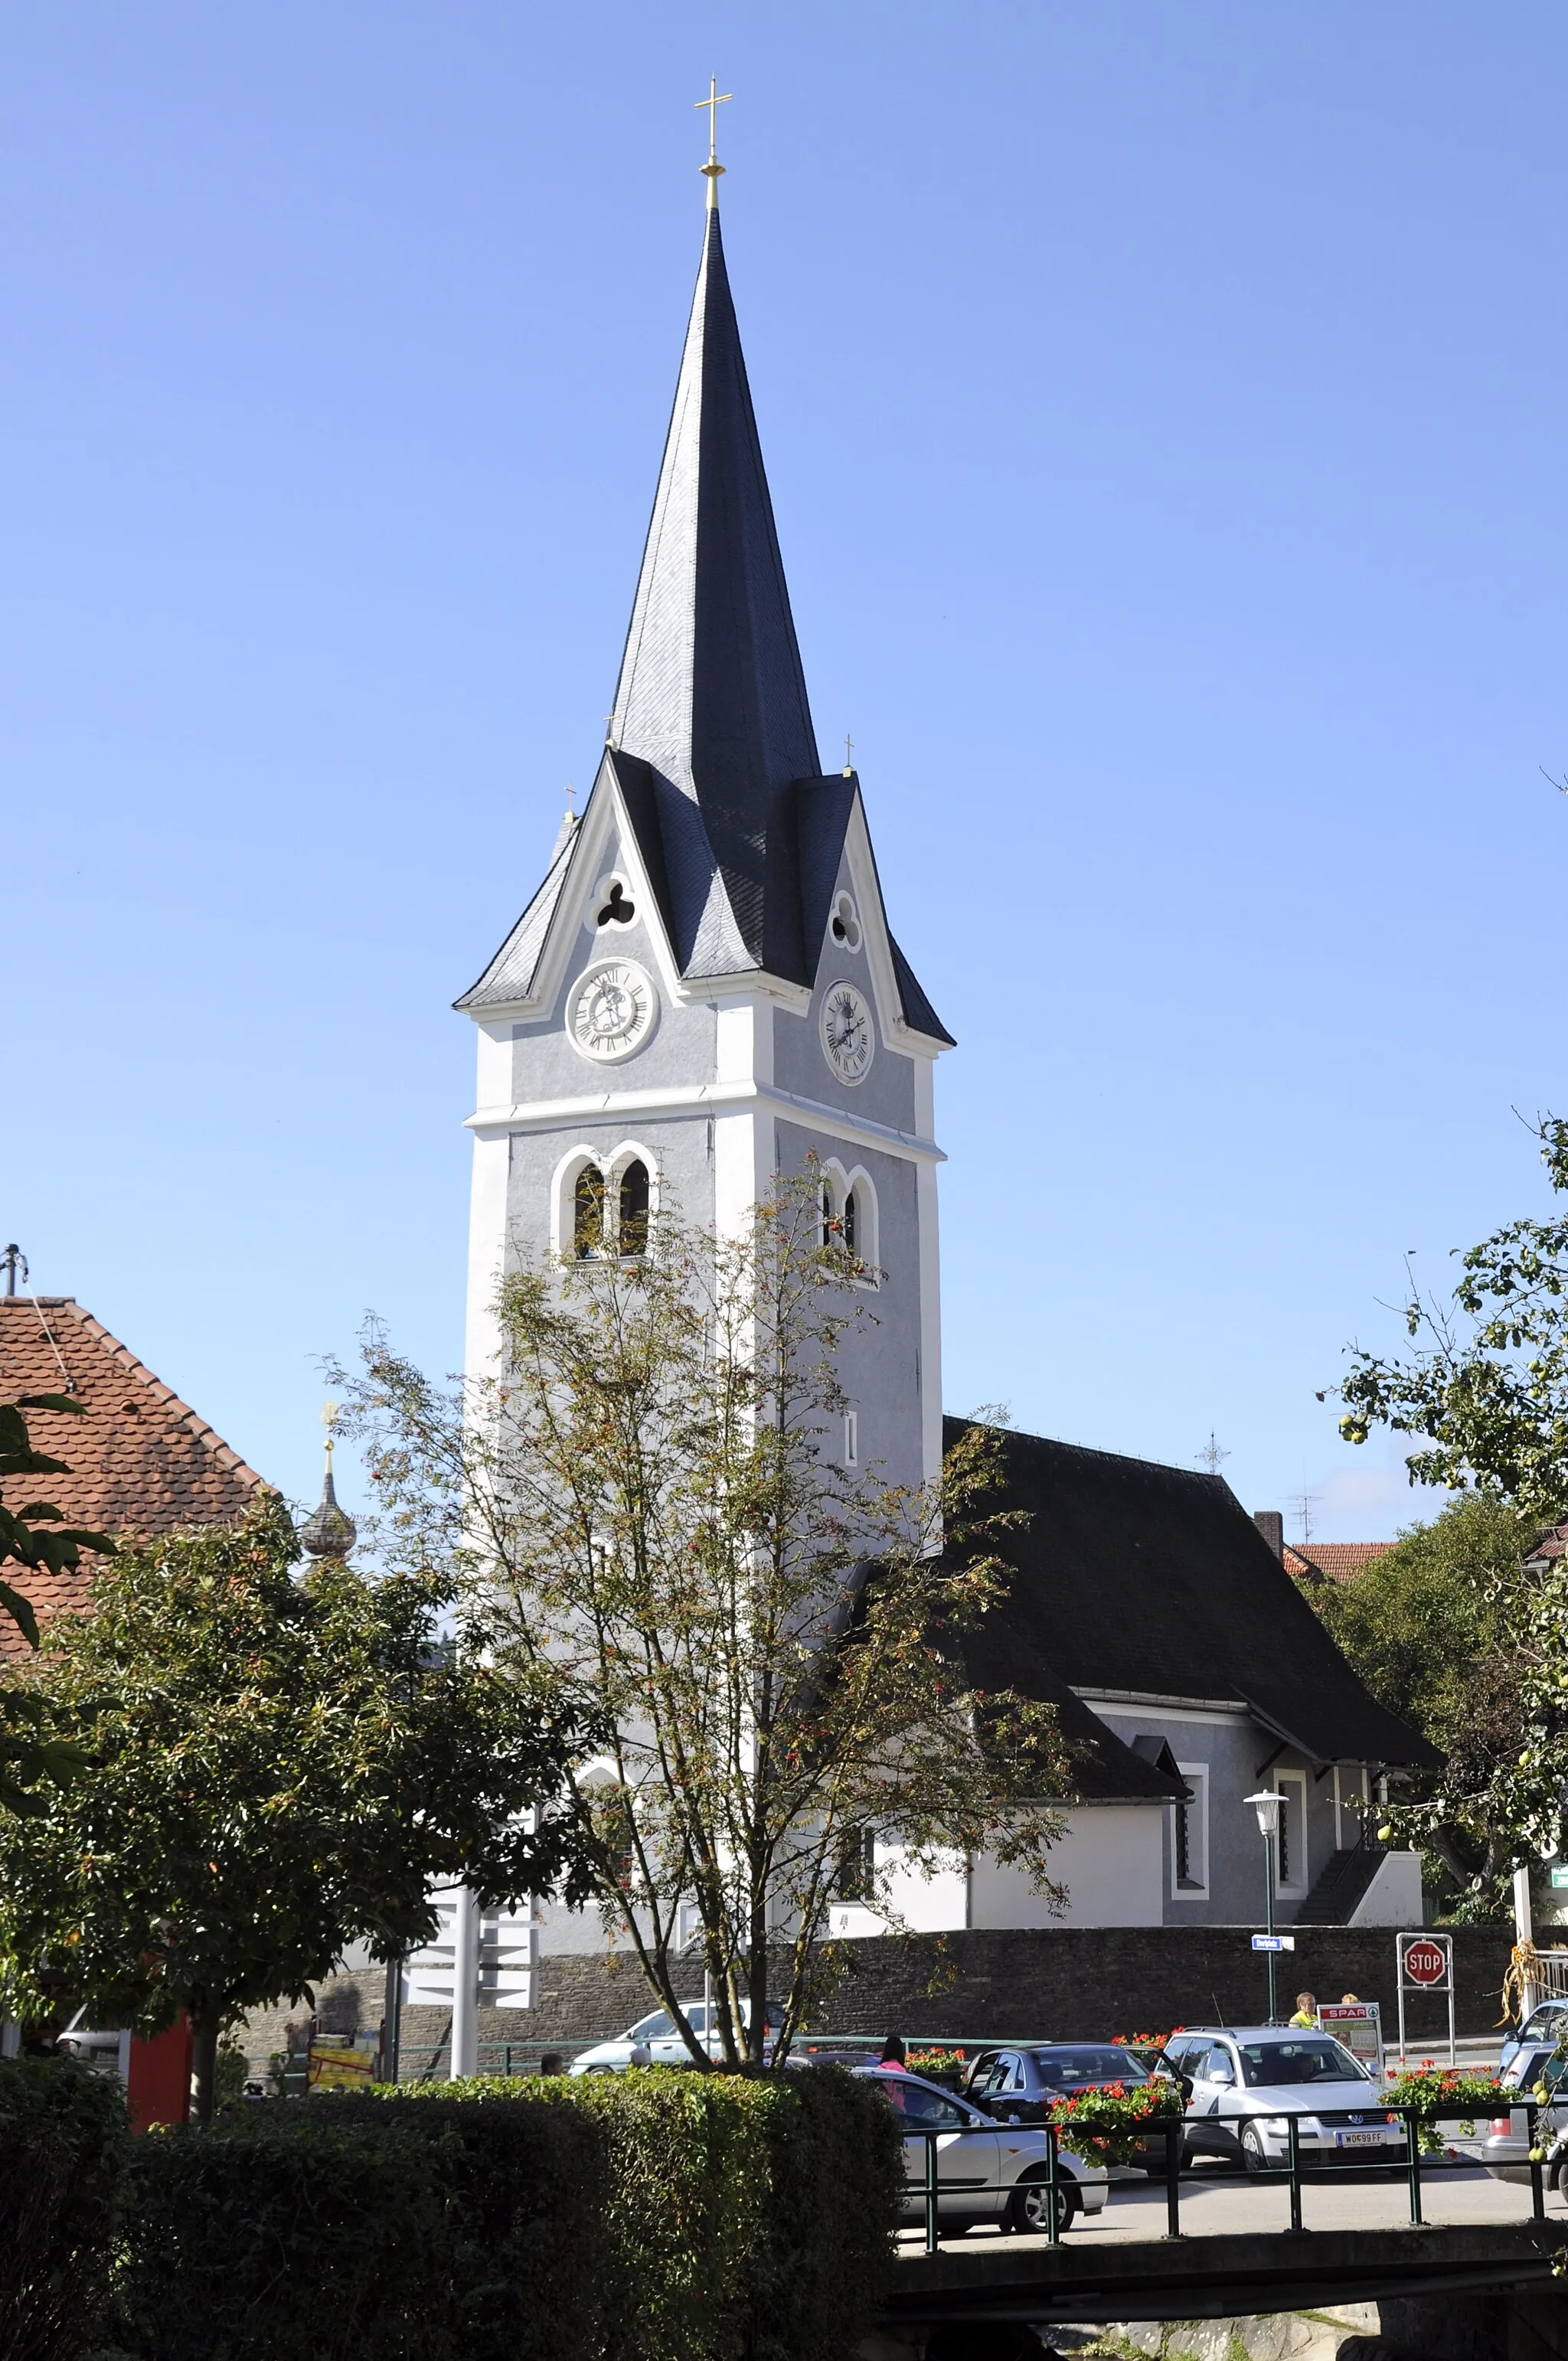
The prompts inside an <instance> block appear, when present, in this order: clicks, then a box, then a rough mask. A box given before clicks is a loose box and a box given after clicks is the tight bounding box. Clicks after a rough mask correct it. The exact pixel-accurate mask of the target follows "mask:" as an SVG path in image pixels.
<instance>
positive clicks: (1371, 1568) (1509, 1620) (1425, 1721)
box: [1306, 1493, 1541, 1917]
mask: <svg viewBox="0 0 1568 2361" xmlns="http://www.w3.org/2000/svg"><path fill="white" fill-rule="evenodd" d="M1540 1531H1541V1526H1540V1521H1539V1520H1538V1519H1536V1518H1533V1517H1526V1516H1521V1515H1520V1513H1519V1511H1518V1510H1514V1509H1509V1508H1508V1507H1506V1506H1505V1505H1504V1504H1503V1503H1502V1502H1501V1501H1498V1500H1495V1499H1490V1498H1488V1497H1487V1496H1486V1495H1485V1494H1477V1493H1468V1494H1464V1495H1462V1496H1461V1497H1460V1498H1459V1499H1455V1500H1452V1501H1450V1502H1449V1504H1448V1506H1447V1507H1446V1508H1445V1509H1444V1510H1442V1514H1441V1515H1440V1516H1438V1517H1437V1518H1436V1519H1434V1520H1433V1521H1432V1522H1431V1524H1416V1525H1410V1526H1408V1527H1407V1528H1406V1529H1405V1531H1404V1532H1402V1533H1401V1534H1400V1536H1399V1539H1398V1542H1397V1543H1395V1544H1394V1546H1393V1548H1392V1549H1391V1550H1389V1551H1387V1553H1386V1554H1385V1555H1383V1556H1381V1557H1376V1558H1373V1559H1372V1560H1370V1561H1369V1563H1368V1564H1367V1565H1366V1566H1365V1569H1364V1570H1363V1571H1362V1572H1361V1573H1360V1574H1358V1575H1357V1576H1355V1577H1354V1580H1353V1581H1349V1582H1343V1583H1339V1582H1336V1583H1322V1584H1319V1585H1315V1586H1313V1587H1311V1588H1310V1589H1309V1590H1308V1591H1307V1593H1306V1595H1307V1597H1308V1598H1309V1599H1310V1603H1311V1605H1312V1606H1313V1608H1314V1609H1316V1611H1317V1613H1318V1614H1319V1615H1320V1617H1321V1620H1323V1622H1324V1623H1325V1624H1326V1625H1327V1626H1328V1629H1329V1631H1331V1632H1332V1635H1333V1637H1334V1639H1335V1641H1336V1642H1338V1644H1339V1645H1340V1647H1341V1648H1343V1651H1344V1653H1345V1654H1346V1655H1347V1656H1348V1657H1349V1659H1350V1661H1351V1663H1352V1664H1354V1666H1355V1669H1356V1671H1357V1672H1358V1673H1359V1674H1360V1675H1361V1677H1362V1679H1363V1680H1364V1681H1365V1683H1366V1686H1367V1687H1368V1688H1369V1689H1370V1690H1371V1691H1372V1694H1373V1696H1374V1697H1376V1698H1378V1699H1379V1700H1380V1702H1381V1703H1382V1704H1384V1705H1386V1706H1387V1707H1389V1708H1390V1709H1391V1710H1392V1711H1393V1712H1395V1713H1398V1714H1399V1715H1401V1716H1402V1717H1403V1718H1404V1719H1406V1720H1407V1721H1409V1722H1410V1723H1412V1724H1413V1725H1414V1727H1415V1728H1416V1729H1418V1730H1420V1731H1421V1733H1422V1735H1423V1736H1424V1737H1426V1738H1428V1739H1430V1740H1431V1742H1432V1744H1433V1745H1434V1746H1436V1747H1439V1748H1441V1750H1442V1753H1443V1756H1444V1758H1445V1760H1444V1767H1443V1770H1442V1773H1440V1774H1439V1775H1438V1776H1437V1777H1436V1778H1433V1779H1427V1780H1423V1781H1421V1782H1420V1783H1419V1784H1417V1785H1416V1786H1415V1787H1414V1788H1413V1789H1411V1790H1409V1791H1408V1806H1415V1805H1417V1804H1418V1803H1419V1806H1420V1810H1419V1814H1418V1815H1417V1817H1409V1810H1408V1806H1407V1805H1402V1806H1399V1807H1398V1808H1397V1809H1396V1811H1395V1812H1394V1814H1393V1818H1394V1819H1395V1820H1397V1821H1398V1823H1399V1824H1400V1826H1401V1827H1402V1828H1403V1829H1404V1830H1405V1832H1406V1833H1407V1834H1414V1835H1415V1836H1417V1837H1418V1838H1419V1839H1420V1841H1421V1843H1422V1846H1423V1848H1424V1850H1426V1851H1427V1852H1428V1853H1429V1854H1431V1856H1433V1857H1434V1859H1433V1868H1434V1870H1435V1872H1436V1874H1435V1875H1434V1877H1433V1881H1432V1882H1433V1883H1441V1884H1452V1885H1453V1887H1454V1888H1456V1889H1457V1892H1458V1894H1459V1895H1460V1897H1461V1905H1460V1906H1461V1911H1462V1915H1464V1916H1482V1917H1486V1916H1493V1915H1495V1914H1496V1912H1497V1910H1498V1909H1499V1908H1500V1907H1501V1906H1502V1898H1503V1894H1504V1890H1505V1888H1506V1885H1507V1880H1508V1871H1509V1868H1510V1866H1511V1851H1510V1846H1509V1842H1508V1830H1507V1829H1506V1828H1503V1827H1502V1826H1501V1825H1500V1824H1498V1823H1497V1822H1496V1821H1495V1820H1494V1818H1493V1817H1492V1795H1493V1789H1494V1784H1495V1782H1496V1780H1497V1777H1498V1776H1499V1774H1500V1773H1503V1772H1504V1771H1505V1770H1507V1769H1508V1766H1510V1765H1514V1764H1516V1763H1517V1758H1518V1755H1519V1748H1520V1746H1521V1744H1522V1743H1523V1741H1524V1730H1525V1723H1524V1718H1523V1706H1522V1697H1521V1690H1522V1683H1523V1679H1524V1676H1525V1673H1526V1669H1527V1668H1526V1666H1525V1664H1524V1662H1523V1660H1522V1659H1521V1656H1520V1653H1519V1644H1518V1631H1517V1626H1518V1621H1519V1613H1520V1611H1521V1609H1523V1608H1526V1607H1527V1605H1528V1596H1527V1592H1526V1588H1525V1583H1524V1576H1523V1573H1522V1565H1523V1561H1524V1559H1525V1556H1526V1555H1527V1554H1528V1553H1529V1551H1530V1549H1531V1548H1532V1547H1533V1545H1534V1543H1535V1542H1536V1539H1537V1537H1538V1535H1539V1533H1540Z"/></svg>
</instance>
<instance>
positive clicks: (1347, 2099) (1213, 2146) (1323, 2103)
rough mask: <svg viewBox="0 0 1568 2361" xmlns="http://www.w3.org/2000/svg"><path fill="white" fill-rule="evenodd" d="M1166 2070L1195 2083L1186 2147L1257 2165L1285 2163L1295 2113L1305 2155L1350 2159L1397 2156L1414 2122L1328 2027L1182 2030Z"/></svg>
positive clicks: (1192, 2152)
mask: <svg viewBox="0 0 1568 2361" xmlns="http://www.w3.org/2000/svg"><path fill="white" fill-rule="evenodd" d="M1157 2072H1159V2073H1164V2074H1176V2075H1179V2077H1180V2078H1181V2080H1182V2081H1184V2082H1186V2083H1187V2084H1188V2085H1189V2097H1188V2102H1187V2132H1186V2154H1187V2155H1188V2156H1205V2155H1207V2156H1219V2157H1225V2158H1230V2159H1231V2160H1232V2161H1233V2162H1235V2161H1238V2160H1239V2161H1240V2163H1241V2164H1242V2165H1243V2166H1244V2167H1245V2169H1246V2170H1247V2171H1248V2172H1266V2171H1268V2170H1270V2169H1272V2168H1273V2167H1275V2166H1277V2165H1282V2164H1284V2163H1285V2162H1286V2161H1287V2160H1288V2157H1289V2153H1290V2133H1289V2125H1288V2122H1287V2117H1288V2116H1290V2115H1294V2116H1295V2117H1296V2119H1297V2121H1296V2136H1297V2143H1298V2147H1299V2152H1300V2154H1301V2155H1302V2156H1305V2157H1310V2158H1311V2159H1312V2160H1313V2162H1314V2163H1321V2161H1322V2160H1323V2159H1324V2158H1325V2157H1327V2156H1333V2157H1334V2158H1342V2159H1343V2161H1344V2162H1345V2163H1347V2164H1348V2163H1349V2162H1350V2161H1351V2160H1352V2158H1353V2156H1354V2154H1356V2153H1358V2152H1361V2151H1366V2152H1368V2153H1369V2155H1370V2158H1371V2160H1372V2161H1374V2162H1377V2161H1382V2162H1385V2163H1386V2162H1388V2161H1389V2160H1390V2159H1391V2158H1393V2157H1394V2156H1395V2155H1397V2154H1398V2153H1399V2151H1400V2150H1401V2149H1402V2148H1403V2147H1404V2146H1405V2127H1404V2124H1403V2121H1402V2119H1401V2118H1400V2117H1399V2116H1398V2115H1392V2114H1389V2113H1388V2110H1387V2107H1386V2106H1385V2105H1384V2104H1383V2103H1382V2098H1381V2093H1380V2092H1379V2090H1378V2087H1377V2084H1376V2082H1375V2081H1373V2079H1372V2077H1371V2075H1370V2074H1369V2073H1368V2072H1367V2070H1366V2069H1365V2066H1363V2065H1362V2064H1361V2063H1360V2062H1359V2060H1358V2059H1354V2058H1353V2057H1352V2056H1351V2054H1350V2052H1349V2050H1348V2049H1345V2048H1342V2047H1341V2045H1340V2044H1339V2043H1338V2042H1337V2041H1334V2040H1332V2039H1331V2038H1330V2037H1329V2035H1327V2034H1326V2033H1309V2032H1299V2031H1297V2030H1296V2028H1295V2027H1294V2026H1284V2025H1243V2026H1198V2027H1194V2026H1186V2027H1184V2028H1183V2030H1182V2032H1181V2033H1180V2034H1179V2035H1173V2036H1172V2037H1171V2039H1170V2040H1169V2042H1168V2044H1167V2045H1166V2049H1165V2054H1164V2056H1163V2057H1162V2059H1161V2060H1160V2063H1159V2065H1158V2067H1157Z"/></svg>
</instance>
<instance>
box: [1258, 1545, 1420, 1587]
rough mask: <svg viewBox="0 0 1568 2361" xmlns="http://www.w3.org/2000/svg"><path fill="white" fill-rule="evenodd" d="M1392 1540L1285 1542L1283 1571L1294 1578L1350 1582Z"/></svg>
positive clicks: (1387, 1546)
mask: <svg viewBox="0 0 1568 2361" xmlns="http://www.w3.org/2000/svg"><path fill="white" fill-rule="evenodd" d="M1393 1546H1394V1544H1393V1543H1392V1542H1287V1543H1286V1544H1285V1571H1286V1573H1287V1574H1290V1575H1294V1576H1295V1577H1296V1580H1297V1581H1298V1582H1354V1579H1355V1577H1356V1576H1357V1575H1358V1574H1361V1573H1363V1572H1364V1571H1365V1568H1366V1567H1367V1566H1368V1565H1370V1564H1371V1562H1372V1560H1373V1559H1374V1558H1375V1557H1385V1556H1387V1553H1388V1552H1389V1551H1390V1550H1391V1549H1392V1548H1393Z"/></svg>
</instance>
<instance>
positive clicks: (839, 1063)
mask: <svg viewBox="0 0 1568 2361" xmlns="http://www.w3.org/2000/svg"><path fill="white" fill-rule="evenodd" d="M875 1048H876V1035H875V1033H874V1032H873V1030H872V1012H871V1010H870V1008H869V1007H868V1005H867V1004H866V998H865V994H863V993H861V992H860V991H858V990H857V989H856V987H855V986H854V985H853V984H852V983H831V984H829V985H828V994H827V997H826V999H825V1000H824V1001H823V1003H822V1053H823V1055H824V1057H825V1058H826V1059H827V1060H828V1064H829V1065H830V1066H831V1067H832V1069H833V1071H834V1072H835V1073H836V1074H837V1075H838V1077H839V1081H840V1082H850V1083H851V1084H852V1083H855V1082H864V1081H865V1079H866V1076H867V1075H868V1074H869V1073H870V1071H871V1070H872V1050H873V1049H875Z"/></svg>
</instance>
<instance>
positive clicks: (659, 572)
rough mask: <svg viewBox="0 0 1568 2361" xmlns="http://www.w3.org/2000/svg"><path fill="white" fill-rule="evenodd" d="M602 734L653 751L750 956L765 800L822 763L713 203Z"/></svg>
mask: <svg viewBox="0 0 1568 2361" xmlns="http://www.w3.org/2000/svg"><path fill="white" fill-rule="evenodd" d="M610 742H611V744H612V745H614V746H616V747H617V748H619V749H620V751H621V752H625V753H628V754H632V755H635V756H637V757H638V758H639V759H640V760H641V761H642V762H645V763H649V764H651V765H652V768H653V770H654V771H655V772H657V773H658V774H660V775H661V777H662V778H663V779H664V780H665V781H667V782H668V783H669V784H670V785H672V786H674V788H675V790H676V791H677V792H678V793H679V794H680V795H681V796H684V797H685V798H687V799H688V800H689V801H690V803H691V804H692V805H693V806H694V807H696V812H697V813H699V814H700V816H701V819H702V822H703V828H704V832H705V834H706V837H707V844H708V847H709V848H710V850H711V855H712V860H713V862H714V865H715V867H716V868H717V871H718V875H719V877H720V878H721V879H722V881H723V886H724V895H725V899H726V901H727V903H728V906H729V907H728V912H727V914H726V915H727V916H728V917H729V920H730V922H731V925H732V928H733V931H734V935H735V937H736V939H737V942H736V949H737V953H738V955H737V956H735V957H733V958H731V959H729V961H728V964H729V966H730V967H739V966H743V965H746V964H749V963H750V964H756V965H761V964H762V962H763V960H764V956H765V951H764V945H765V934H766V915H767V913H766V908H765V904H766V899H767V895H766V879H765V871H766V867H767V844H768V831H769V822H770V821H771V820H772V819H773V817H774V809H773V807H774V802H775V798H776V797H777V796H778V795H779V792H780V790H781V789H782V788H784V787H786V786H788V785H790V784H791V782H792V781H795V780H797V779H807V778H815V777H817V775H818V774H819V773H820V772H821V768H822V765H821V763H820V761H819V759H818V756H817V736H816V732H815V730H813V728H812V726H811V709H810V707H809V705H808V704H807V702H806V675H805V673H804V671H803V670H802V668H801V662H800V649H799V647H798V645H797V643H796V641H795V620H794V618H793V616H792V615H791V613H790V605H789V591H788V588H787V587H786V585H785V582H784V561H783V559H782V557H781V556H780V555H779V543H778V534H777V532H776V531H775V529H774V525H773V501H772V500H771V499H770V498H769V494H768V482H767V478H766V476H765V474H764V473H763V469H762V445H761V444H760V442H759V441H758V439H757V421H756V417H755V414H754V413H753V411H752V408H751V388H750V386H749V385H748V384H747V381H746V363H745V360H744V357H742V354H741V351H740V329H739V328H738V326H737V324H736V320H735V305H734V302H733V301H732V299H731V297H730V293H729V274H728V272H727V271H726V269H725V267H724V245H723V239H722V236H721V234H720V231H719V226H718V212H717V210H715V211H712V212H710V213H709V214H708V215H707V231H706V234H705V236H704V239H703V248H702V263H701V267H700V269H698V272H697V280H696V296H695V297H694V299H693V302H692V311H691V320H690V323H689V324H688V326H687V329H686V342H685V352H684V354H683V355H682V357H681V369H680V376H679V379H678V380H677V382H676V386H675V401H674V410H673V412H672V413H671V417H670V430H669V434H668V436H667V438H666V440H665V444H664V458H663V466H662V467H661V468H660V470H659V488H658V490H657V492H656V493H655V495H654V500H653V514H652V521H651V522H650V524H649V527H648V541H647V545H646V547H645V549H644V551H643V554H642V571H641V576H640V577H639V580H638V584H637V596H636V598H635V600H634V602H633V605H632V609H631V627H630V631H628V633H627V639H626V653H625V654H624V656H623V657H622V659H621V665H620V680H619V682H618V683H617V685H616V692H615V714H614V719H613V720H612V722H611V725H610ZM718 931H721V929H720V928H718V926H716V932H718Z"/></svg>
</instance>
